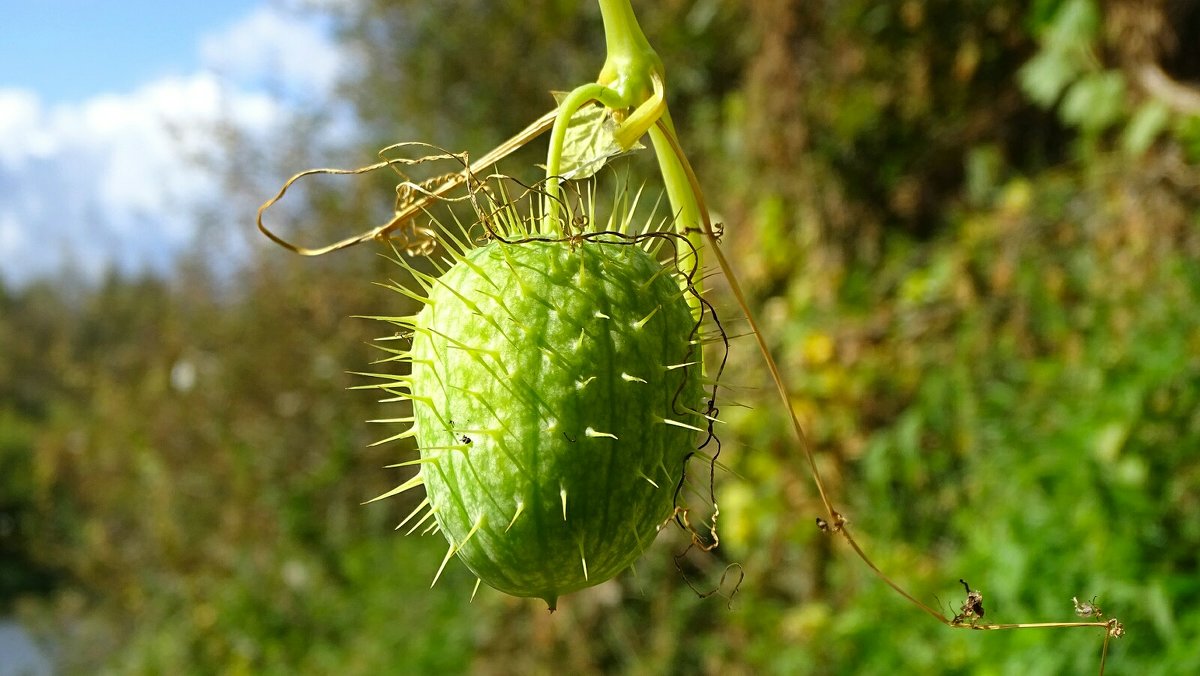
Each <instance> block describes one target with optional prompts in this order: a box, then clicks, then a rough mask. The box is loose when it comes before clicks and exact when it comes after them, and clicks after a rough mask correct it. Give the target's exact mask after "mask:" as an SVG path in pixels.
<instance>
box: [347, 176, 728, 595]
mask: <svg viewBox="0 0 1200 676" xmlns="http://www.w3.org/2000/svg"><path fill="white" fill-rule="evenodd" d="M641 196H642V192H641V190H639V191H638V192H637V193H636V194H634V195H633V196H632V199H631V200H629V201H628V203H624V204H622V203H621V201H622V200H624V197H625V194H624V193H622V194H621V195H620V196H619V197H618V208H614V209H613V210H612V212H611V214H610V217H609V218H608V219H607V221H606V223H605V226H604V227H603V228H595V226H594V224H595V223H596V220H595V200H594V194H593V193H592V192H591V191H590V190H589V192H588V194H587V199H586V204H587V223H588V224H592V228H593V229H594V231H595V232H598V233H599V232H601V231H603V232H609V233H616V234H618V235H621V236H623V237H627V238H628V239H627V240H626V241H628V242H631V243H637V244H639V245H640V246H641V247H642V248H643V249H644V250H646V251H647V252H650V253H652V254H656V253H657V249H658V247H660V246H661V244H662V242H663V241H664V240H663V238H656V237H649V236H647V235H648V234H649V233H651V232H654V231H656V229H658V228H661V226H662V225H663V224H664V223H665V222H666V220H665V219H663V220H662V221H661V222H660V223H655V222H654V219H653V218H651V219H647V220H646V222H645V225H644V226H643V228H642V229H641V230H640V232H635V233H631V230H632V228H631V223H632V220H633V219H632V218H630V217H629V216H630V215H631V214H633V213H634V211H635V210H636V207H637V204H638V202H639V200H640V199H641ZM489 200H490V197H489ZM489 203H491V202H490V201H489ZM531 203H532V204H534V205H535V208H537V207H536V205H538V204H539V201H538V200H531ZM655 211H657V205H656V206H655ZM540 218H541V216H540V215H535V217H534V218H533V219H532V220H533V221H534V222H536V221H537V220H538V219H540ZM482 221H483V222H485V223H487V224H488V225H489V230H490V234H491V235H492V236H496V235H499V236H500V238H502V239H505V240H512V241H515V242H519V241H529V240H539V239H543V238H541V237H539V236H538V233H537V232H536V231H535V230H534V229H533V228H531V227H530V222H529V221H527V220H526V219H524V218H522V217H521V216H520V215H519V213H518V211H517V210H516V208H515V207H514V206H513V205H512V204H511V203H507V202H500V203H499V207H498V208H496V209H495V210H493V211H492V212H491V213H490V214H488V216H487V217H486V218H484V219H482ZM454 223H455V224H456V225H457V229H458V234H457V235H456V234H455V233H454V232H452V231H451V229H449V228H440V229H439V231H438V232H439V239H440V241H441V244H442V245H443V246H442V249H443V250H444V251H445V252H446V254H447V255H448V258H447V257H443V258H441V259H436V258H433V257H430V258H429V260H430V262H431V264H432V265H433V266H434V267H435V268H436V269H437V271H438V273H439V275H437V276H435V275H431V274H429V273H427V272H424V271H422V270H419V269H417V268H416V267H414V266H413V265H411V264H409V262H408V261H407V260H406V259H405V258H404V257H402V256H400V255H399V254H398V252H397V254H396V255H395V257H394V259H393V260H394V262H396V263H397V264H399V265H400V266H401V267H402V268H404V269H405V270H406V271H407V272H408V273H409V275H410V276H411V278H412V280H413V281H414V282H415V283H416V285H417V286H418V287H419V289H420V292H418V291H414V290H412V289H411V288H409V287H408V286H405V285H403V284H400V283H397V282H395V281H389V282H386V283H382V284H381V286H383V287H384V288H387V289H389V290H392V291H396V292H398V293H400V294H402V295H404V296H406V297H408V298H410V299H412V300H413V301H415V302H417V303H420V304H421V305H422V306H426V305H431V304H434V303H435V302H436V301H435V300H434V299H433V298H432V295H433V290H434V288H435V287H437V286H441V287H442V288H445V289H447V290H448V291H449V292H451V293H452V294H454V295H455V296H456V297H457V298H458V299H459V300H460V301H461V302H463V303H464V304H465V305H466V306H467V307H469V308H474V309H475V310H476V311H477V312H476V314H478V315H480V316H482V317H484V318H485V319H486V320H487V321H489V322H490V323H491V325H492V327H493V328H494V329H496V331H497V332H498V333H499V334H501V335H503V336H504V337H505V339H506V340H508V341H509V342H511V343H513V344H514V345H521V344H525V343H523V342H521V341H518V340H517V339H516V338H514V337H512V336H509V335H508V332H507V331H506V330H505V328H504V327H503V326H501V325H500V323H499V322H497V321H496V320H495V318H493V317H490V316H488V314H487V313H484V312H479V311H478V310H479V308H478V306H477V305H476V304H475V303H474V301H472V300H471V299H469V298H467V297H466V296H464V295H463V294H461V293H459V292H458V291H457V290H456V289H454V288H453V287H451V286H450V285H447V284H445V283H444V281H443V280H442V278H441V275H444V274H445V272H446V271H447V270H448V269H449V268H451V267H453V266H454V265H458V264H462V265H465V266H467V267H469V268H470V269H471V270H472V271H473V272H474V273H475V274H476V275H477V276H478V277H479V278H480V279H482V280H484V281H485V283H487V284H489V285H490V286H491V287H492V291H488V290H484V289H481V288H477V289H476V292H477V293H480V294H481V295H483V296H485V297H487V298H489V299H490V300H491V301H493V302H494V303H495V304H496V307H498V308H500V309H501V310H502V311H504V312H507V313H508V314H509V315H510V317H511V318H512V319H514V320H517V318H516V317H515V316H513V313H512V311H511V310H510V309H509V308H508V307H507V305H506V304H505V302H504V298H503V296H502V295H501V294H500V293H499V291H500V287H499V285H497V284H496V282H495V281H493V280H492V279H490V277H488V275H487V274H486V272H485V271H484V270H483V269H482V268H481V267H480V266H479V265H478V264H476V263H475V262H474V261H473V260H471V257H470V256H468V255H467V254H468V252H469V251H470V250H471V248H472V247H470V246H468V245H467V243H466V242H469V241H471V240H472V236H471V235H470V233H469V232H468V229H467V228H466V227H465V226H464V225H463V223H462V222H461V221H460V220H458V219H457V217H455V218H454ZM501 253H502V255H503V257H504V259H505V261H506V262H507V264H508V267H509V269H510V271H511V272H512V274H513V276H514V279H515V280H516V282H517V284H518V285H519V286H522V287H523V286H524V282H522V278H521V274H520V272H519V270H518V267H519V266H517V265H514V264H513V262H512V261H511V260H510V259H509V257H508V255H507V254H506V253H504V250H503V249H501ZM583 274H585V269H584V268H583V266H582V265H581V269H580V275H583ZM662 275H675V276H678V275H680V273H679V272H678V271H677V270H675V269H674V268H673V267H671V266H670V265H663V266H661V267H660V268H659V270H658V271H657V272H655V273H654V275H652V276H651V277H649V278H647V279H646V280H645V281H644V282H643V283H642V284H641V289H642V290H645V289H647V288H649V286H650V285H651V284H653V283H654V282H655V280H657V279H658V278H659V277H660V276H662ZM681 281H682V280H681ZM681 286H682V283H681ZM535 297H538V298H539V299H540V296H535ZM551 309H554V308H553V307H551ZM660 309H661V306H657V307H655V308H654V309H653V310H652V311H650V312H649V313H648V314H647V315H646V316H645V317H643V318H641V319H639V320H637V321H635V322H634V325H633V328H634V329H635V330H636V329H640V328H642V327H644V326H645V325H646V324H647V323H648V322H650V321H651V320H652V319H653V317H654V316H655V315H656V314H657V313H658V312H659V310H660ZM594 317H595V318H596V319H598V320H610V319H611V317H609V316H608V315H605V314H604V313H602V312H596V313H595V315H594ZM365 318H368V319H374V320H380V321H384V322H387V323H390V324H393V325H395V326H397V327H399V328H400V331H399V332H397V333H396V334H394V335H391V336H385V337H382V338H380V339H378V340H379V341H392V340H401V339H408V340H411V338H412V335H413V333H414V332H424V333H426V334H430V333H434V332H435V331H434V330H433V329H430V328H428V327H423V326H421V325H420V324H419V323H418V320H417V315H416V314H415V313H414V314H412V315H406V316H368V317H365ZM515 326H517V327H520V326H521V323H520V321H519V320H517V321H515ZM581 330H582V329H581ZM437 335H438V336H439V337H441V338H443V339H445V340H447V341H448V342H450V343H451V344H452V346H454V347H456V348H457V349H461V350H463V351H464V352H466V353H467V354H469V355H470V356H471V357H472V358H473V359H474V360H475V361H476V362H477V363H479V364H480V365H482V366H483V367H484V368H487V369H488V370H489V371H492V373H493V376H494V377H495V378H496V380H497V382H501V383H503V382H504V379H503V378H502V377H500V374H499V373H496V372H495V371H493V369H494V368H499V369H504V368H505V367H504V365H503V364H502V362H501V359H500V355H498V354H497V353H495V352H494V351H492V350H487V349H484V348H480V347H478V346H471V345H466V344H463V343H461V342H459V341H457V340H456V339H454V338H453V337H451V336H446V335H444V334H437ZM582 339H583V335H582V333H581V336H580V340H582ZM715 339H716V338H715V337H714V338H712V339H706V338H705V337H704V336H703V335H701V334H700V333H699V332H697V334H696V336H695V337H694V338H693V340H692V343H693V344H702V343H707V342H710V340H715ZM376 347H378V348H379V349H381V350H383V351H385V352H386V353H387V355H388V356H386V357H384V358H382V359H379V360H377V361H376V362H373V363H374V364H381V363H396V362H399V363H408V364H413V363H421V360H419V359H417V358H416V357H414V355H413V354H412V352H411V351H410V350H407V349H397V348H393V347H388V346H384V345H376ZM541 349H542V350H543V353H544V354H545V356H546V358H548V359H550V360H551V361H554V362H558V364H559V365H560V366H561V365H564V364H565V359H564V357H563V356H562V355H560V354H557V353H555V351H554V350H553V348H550V347H548V346H543V347H542V348H541ZM489 359H490V360H491V362H492V363H491V364H489V363H488V360H489ZM697 364H698V362H697V361H689V362H685V363H679V364H670V365H666V366H663V367H661V368H664V369H665V370H676V369H682V368H686V367H691V366H696V365H697ZM358 375H364V376H369V377H375V378H379V379H381V380H382V381H383V382H379V383H374V384H369V385H360V386H356V387H354V388H352V389H379V390H382V391H384V392H386V393H387V394H388V395H389V396H388V397H386V398H384V399H381V400H380V401H381V402H397V401H409V402H412V403H413V404H414V405H415V404H417V403H423V404H424V405H426V406H427V407H428V408H429V410H431V411H433V412H434V414H435V415H438V416H439V417H440V415H439V414H438V412H437V411H436V407H435V406H434V402H433V401H432V400H431V399H430V398H428V397H425V396H423V395H421V394H420V393H418V392H415V391H413V388H412V377H411V375H394V374H381V373H359V374H358ZM620 377H621V378H622V380H623V381H625V382H628V383H635V384H636V383H646V382H647V381H646V379H644V378H642V377H639V376H637V375H635V374H629V373H625V372H622V373H621V374H620ZM593 379H594V377H593V378H586V379H581V380H580V381H579V383H578V386H579V387H580V388H583V387H586V386H587V384H588V383H590V382H591V380H593ZM466 393H467V394H468V395H474V397H475V398H476V399H477V400H478V401H480V402H482V403H484V404H485V405H487V402H486V401H485V400H484V398H483V397H482V396H481V395H480V394H479V393H477V392H472V391H469V390H468V391H466ZM682 408H684V409H685V410H686V412H687V413H688V414H694V415H697V416H701V417H704V418H708V419H709V420H711V421H714V422H720V421H717V420H715V418H713V417H712V416H709V415H707V414H706V413H704V412H703V411H699V410H696V409H693V408H692V407H690V406H682ZM493 414H495V411H494V409H493ZM493 419H494V420H497V421H499V420H500V417H499V416H495V415H494V417H493ZM657 421H658V422H659V423H661V424H666V425H670V426H675V427H679V428H683V429H687V430H689V431H695V432H703V431H705V430H704V429H703V428H701V427H698V426H695V425H691V424H689V423H686V422H682V421H680V420H674V419H670V418H665V417H661V416H660V417H658V418H657ZM370 422H377V423H387V424H396V423H401V424H409V425H411V426H410V427H409V428H408V429H405V430H404V431H402V432H399V433H397V434H394V435H391V436H388V437H386V438H384V439H380V440H379V441H377V442H375V443H373V444H371V445H372V446H377V445H380V444H385V443H390V442H394V441H400V440H404V439H409V438H413V437H415V436H416V434H417V430H416V425H415V416H409V417H403V418H391V419H383V420H374V421H370ZM442 422H443V424H445V425H446V427H447V429H450V428H451V427H452V426H451V425H450V424H449V422H448V421H442ZM553 425H554V419H553V418H548V419H547V426H548V427H552V426H553ZM504 431H505V430H503V429H479V430H456V433H458V432H461V433H464V434H465V433H469V434H474V435H499V434H503V433H504ZM584 434H585V435H586V436H587V437H590V438H611V439H614V440H615V439H617V436H616V435H615V434H612V433H611V432H606V431H603V430H595V429H593V428H591V427H588V428H586V429H585V432H584ZM463 438H464V442H463V443H459V444H451V445H446V446H440V447H424V448H423V450H424V451H434V450H437V451H453V452H463V453H469V452H470V449H471V446H472V443H471V442H470V441H467V440H466V437H465V436H464V437H463ZM499 446H500V447H501V448H503V447H504V444H500V445H499ZM440 458H441V456H440V455H430V456H425V457H422V458H419V459H416V460H412V461H409V462H404V463H398V464H395V465H390V466H389V467H392V468H398V467H405V466H412V465H424V464H429V463H436V462H437V461H438V460H439V459H440ZM655 474H661V475H662V476H663V477H664V478H665V479H667V481H668V482H673V481H675V480H676V479H677V477H675V476H672V475H671V472H670V471H669V470H668V469H667V467H666V466H665V465H660V467H659V468H658V471H657V472H655ZM638 476H639V477H640V478H641V479H642V480H644V481H646V482H647V483H648V484H649V485H650V486H652V487H653V488H655V489H660V488H662V484H660V483H659V482H656V481H655V480H654V479H653V478H652V477H651V476H650V475H648V474H647V473H646V471H645V470H644V469H643V470H639V471H638ZM423 485H424V476H423V474H422V472H421V471H420V470H418V473H417V474H415V475H414V476H413V477H412V478H410V479H409V480H407V481H405V482H404V483H402V484H401V485H399V486H397V487H396V488H394V489H392V490H390V491H387V492H385V493H383V494H382V495H379V496H377V497H375V498H373V499H372V500H369V501H368V502H375V501H377V500H382V499H385V498H389V497H394V496H397V495H400V494H402V493H405V492H407V491H409V490H412V489H414V488H417V487H418V486H423ZM559 495H560V500H561V506H562V515H563V519H564V521H565V520H567V518H568V495H567V491H566V489H565V488H561V490H560V494H559ZM524 510H525V505H524V503H523V502H522V501H520V500H519V499H518V500H516V504H515V509H514V512H513V516H512V518H511V519H510V520H509V521H508V523H507V524H506V525H505V526H504V529H503V530H504V532H507V531H508V530H510V529H511V528H512V527H513V525H514V524H515V523H516V522H517V520H518V519H519V518H520V517H521V516H522V514H523V513H524ZM437 511H438V506H437V505H435V504H433V503H432V501H431V500H430V499H429V498H428V497H425V498H424V499H423V500H422V501H421V502H420V503H419V504H418V505H417V506H416V507H415V508H414V509H413V510H412V511H411V512H410V513H409V514H408V515H407V516H406V517H405V518H404V519H403V520H402V521H401V522H400V523H399V524H398V525H397V526H396V529H397V530H399V529H402V528H404V527H405V526H406V525H408V524H410V523H412V525H411V526H410V527H409V529H408V530H407V531H406V534H408V535H411V534H413V533H414V532H416V531H417V530H418V529H421V528H422V526H424V529H423V530H422V531H421V535H426V534H428V533H436V532H438V531H439V530H440V527H439V526H438V522H437V520H436V519H434V516H435V515H436V513H437ZM418 516H419V517H420V518H417V517H418ZM414 519H415V521H414ZM484 522H485V515H484V514H483V513H481V514H480V515H479V516H478V517H477V518H476V519H475V521H474V523H473V525H472V527H471V528H470V530H469V531H468V533H467V534H466V536H464V538H463V539H462V541H461V542H457V543H456V542H454V541H453V540H452V539H451V538H448V540H450V544H449V548H448V549H447V552H446V555H445V557H444V558H443V560H442V563H441V565H440V566H439V567H438V570H437V572H436V573H435V575H434V578H433V582H432V584H431V586H432V585H434V584H436V583H437V580H438V579H439V578H440V577H441V574H442V572H443V571H444V569H445V567H446V565H447V563H448V562H449V561H450V559H451V558H453V557H454V555H455V554H456V553H457V552H458V551H459V550H460V549H461V548H462V547H464V546H465V545H466V544H467V543H468V542H469V541H470V540H471V538H472V537H473V536H474V535H475V534H476V533H477V532H479V530H480V529H481V528H483V527H484V525H485V524H484ZM634 535H635V536H636V538H637V540H638V541H639V543H640V541H641V535H640V533H638V532H637V531H636V529H635V531H634ZM578 545H579V561H580V566H581V569H582V572H583V575H584V577H585V579H587V577H588V567H587V556H586V552H585V551H584V548H583V543H582V541H579V542H578ZM479 583H480V580H479V579H477V580H476V584H475V588H474V590H473V591H472V598H473V597H474V595H475V591H477V590H478V588H479Z"/></svg>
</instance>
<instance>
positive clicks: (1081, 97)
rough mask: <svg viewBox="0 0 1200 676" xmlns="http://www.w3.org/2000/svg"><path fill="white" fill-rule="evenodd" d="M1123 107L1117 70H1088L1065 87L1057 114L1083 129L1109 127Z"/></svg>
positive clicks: (1096, 130) (1123, 94) (1121, 81)
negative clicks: (1065, 90) (1069, 85)
mask: <svg viewBox="0 0 1200 676" xmlns="http://www.w3.org/2000/svg"><path fill="white" fill-rule="evenodd" d="M1124 107H1125V78H1124V76H1122V75H1121V73H1119V72H1117V71H1105V72H1102V73H1089V74H1088V75H1086V76H1084V77H1082V78H1080V79H1079V81H1077V82H1076V83H1075V84H1073V85H1071V87H1070V88H1069V89H1067V93H1066V94H1065V95H1064V96H1063V102H1062V108H1061V109H1060V111H1059V115H1060V116H1061V117H1062V119H1063V122H1066V123H1067V124H1070V125H1074V126H1076V127H1079V128H1080V129H1082V130H1083V131H1086V132H1099V131H1103V130H1104V129H1106V128H1108V127H1110V126H1112V125H1113V124H1114V123H1115V122H1116V121H1117V120H1118V119H1119V118H1120V116H1121V113H1122V112H1123V110H1124Z"/></svg>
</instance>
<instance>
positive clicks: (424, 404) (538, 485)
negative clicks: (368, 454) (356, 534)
mask: <svg viewBox="0 0 1200 676" xmlns="http://www.w3.org/2000/svg"><path fill="white" fill-rule="evenodd" d="M423 283H424V285H425V286H426V287H427V289H426V292H427V297H426V298H423V300H424V301H425V302H426V305H425V307H424V308H423V309H422V310H421V312H420V313H419V314H418V315H416V316H415V317H414V318H412V320H411V327H412V330H413V339H412V347H411V350H410V352H409V356H410V361H411V363H412V373H411V376H410V377H408V378H407V379H406V380H407V383H408V385H407V387H406V388H405V389H406V390H407V398H409V399H410V400H411V401H412V405H413V422H414V425H413V429H412V432H411V433H406V434H404V436H415V437H416V440H417V442H418V445H419V447H420V449H421V462H420V465H421V470H420V473H419V474H418V476H417V477H416V478H415V479H414V480H413V481H412V482H410V484H411V485H416V484H419V483H423V484H424V486H425V488H426V492H427V503H422V505H423V506H427V507H429V508H430V510H431V513H432V514H433V515H434V516H435V517H436V520H437V524H438V526H439V527H440V529H441V531H442V532H443V534H444V535H445V536H446V538H447V539H448V540H449V542H450V550H449V552H448V553H447V556H446V560H447V561H448V560H449V559H450V558H451V557H452V555H454V554H457V556H458V557H459V558H460V559H461V560H462V561H463V562H464V563H465V564H466V565H467V567H468V568H470V569H471V571H472V572H474V573H475V574H476V575H477V576H478V577H479V579H480V580H482V581H483V582H484V583H487V584H488V585H490V586H492V587H494V588H496V589H498V590H500V591H503V592H506V593H508V594H512V595H515V596H526V597H538V598H543V599H545V600H546V601H547V602H548V603H549V604H550V607H551V608H553V607H554V605H555V601H556V599H557V597H558V596H559V595H561V594H566V593H569V592H573V591H576V590H579V589H582V588H585V587H588V586H591V585H595V584H599V583H600V582H603V581H605V580H607V579H610V578H612V577H613V576H615V575H616V574H617V573H619V572H621V571H622V570H624V569H625V568H627V567H629V566H630V565H631V564H632V563H634V561H635V560H636V559H637V558H638V557H639V556H640V555H641V553H642V552H643V551H644V550H645V549H646V547H648V546H649V545H650V543H651V542H652V541H653V540H654V538H655V535H656V534H657V531H658V529H659V528H660V527H661V526H662V525H663V523H665V522H666V521H667V520H668V519H669V518H670V517H671V515H672V513H673V509H674V499H675V493H676V486H677V484H678V482H679V480H680V477H681V476H682V474H683V469H684V467H683V466H684V463H685V462H686V459H687V457H688V456H689V454H690V453H691V452H692V451H693V450H694V448H695V439H696V432H697V431H700V430H701V425H702V423H703V422H704V419H703V417H702V416H701V415H700V414H699V413H697V410H703V408H702V406H703V393H702V391H701V386H700V372H701V369H700V367H699V365H698V364H697V363H695V362H697V361H698V360H699V356H698V355H699V347H698V345H697V344H696V335H695V334H696V332H695V326H696V320H695V318H694V317H693V315H692V311H691V309H690V308H689V305H688V302H687V298H686V296H685V295H684V294H685V292H684V291H682V290H681V288H680V284H679V282H678V276H677V275H675V274H673V271H671V270H664V268H663V264H662V263H661V262H659V261H657V260H656V259H655V258H654V257H652V256H651V255H650V254H648V253H646V251H644V250H643V249H642V248H641V247H640V246H636V245H633V244H632V243H631V242H630V241H627V240H618V239H617V238H615V237H614V238H607V237H591V238H588V239H587V240H586V241H578V240H576V241H574V242H571V241H538V240H534V241H525V242H521V243H507V242H503V241H492V242H489V243H488V244H486V245H484V246H481V247H478V248H475V249H472V250H470V251H467V252H464V253H462V254H458V255H457V256H456V262H455V264H454V265H453V266H452V267H451V268H450V269H449V270H448V271H447V272H446V273H445V274H444V275H442V276H441V277H440V278H437V279H432V278H426V279H425V280H424V281H423ZM401 488H404V487H403V486H402V487H401ZM397 490H400V489H397ZM394 492H395V491H394ZM444 565H445V562H443V566H444ZM439 573H440V571H439Z"/></svg>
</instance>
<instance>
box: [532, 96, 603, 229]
mask: <svg viewBox="0 0 1200 676" xmlns="http://www.w3.org/2000/svg"><path fill="white" fill-rule="evenodd" d="M592 101H599V102H600V103H602V104H604V105H605V106H607V107H609V108H612V107H613V106H614V104H615V105H618V106H619V105H621V101H620V100H619V99H618V98H617V93H616V92H615V91H613V90H612V89H609V88H608V87H605V86H604V85H602V84H598V83H595V82H592V83H589V84H585V85H580V86H578V87H576V88H575V89H573V90H571V93H569V94H567V95H566V97H564V98H563V100H562V102H561V103H559V105H558V114H557V116H556V117H555V118H554V127H553V128H552V129H551V130H550V149H549V150H548V151H546V211H545V213H546V218H545V219H543V221H542V224H541V226H540V231H541V234H543V235H554V234H556V233H562V232H563V231H564V230H565V228H563V227H561V226H560V224H559V222H558V220H559V219H558V208H559V206H560V205H561V201H562V199H561V194H562V193H561V182H562V178H561V177H560V176H559V175H558V174H559V170H560V167H562V153H563V143H564V141H565V140H566V137H567V127H568V126H570V124H571V117H572V116H573V115H575V113H576V112H577V111H578V110H579V109H580V108H582V107H583V106H585V105H587V104H589V103H591V102H592Z"/></svg>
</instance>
